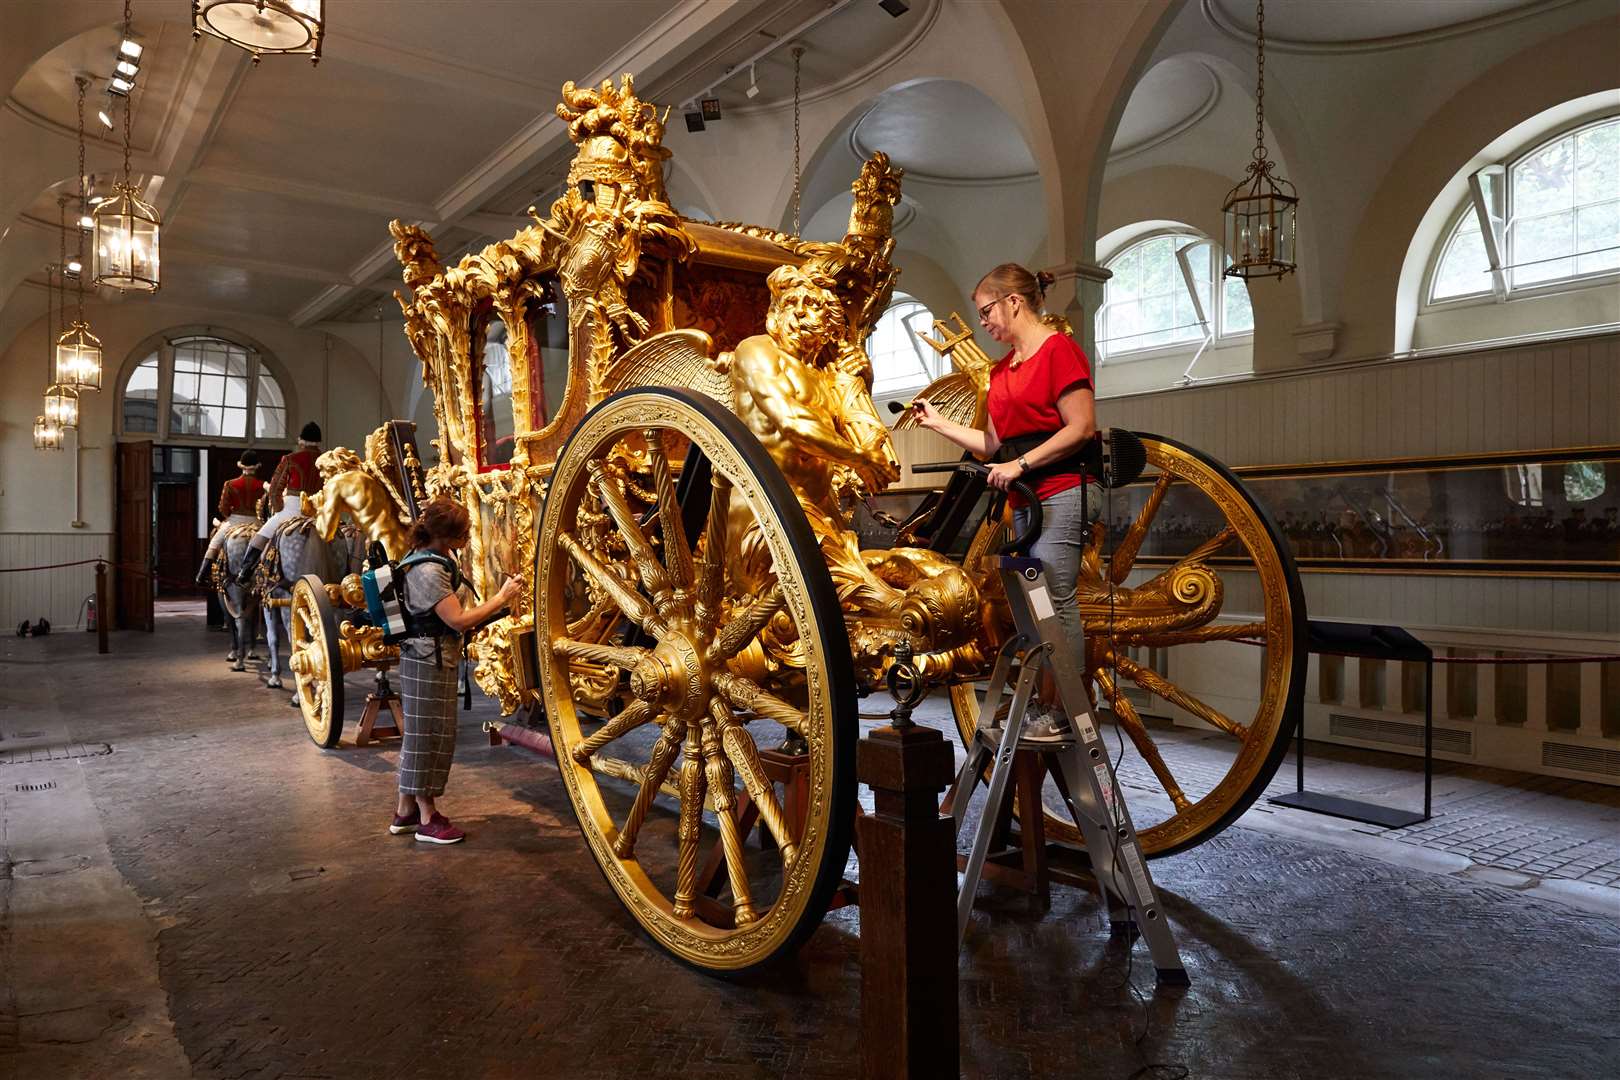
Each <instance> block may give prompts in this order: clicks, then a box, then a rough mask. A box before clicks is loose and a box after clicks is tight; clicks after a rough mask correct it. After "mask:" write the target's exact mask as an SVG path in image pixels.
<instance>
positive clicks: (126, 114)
mask: <svg viewBox="0 0 1620 1080" xmlns="http://www.w3.org/2000/svg"><path fill="white" fill-rule="evenodd" d="M129 5H130V0H124V40H125V41H129V40H130V31H131V29H132V19H131V17H130V13H129ZM130 93H131V94H133V93H134V90H133V89H131V91H130ZM133 102H134V99H133V98H132V97H129V96H125V98H124V183H125V184H128V183H129V107H130V105H131V104H132V103H133ZM79 123H80V125H81V126H82V125H83V124H84V120H83V119H82V118H81V119H80V120H79Z"/></svg>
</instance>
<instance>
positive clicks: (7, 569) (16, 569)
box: [0, 559, 197, 588]
mask: <svg viewBox="0 0 1620 1080" xmlns="http://www.w3.org/2000/svg"><path fill="white" fill-rule="evenodd" d="M96 563H102V564H105V565H107V566H110V567H112V568H113V569H115V570H128V571H130V572H132V573H137V574H145V575H146V576H148V577H150V578H151V579H152V580H153V581H157V582H162V583H164V584H168V585H180V586H183V587H185V588H195V587H196V586H197V583H196V582H195V581H192V580H190V579H188V578H174V577H169V576H167V575H165V574H160V573H158V572H157V571H156V570H153V569H151V568H150V567H145V566H140V565H138V564H136V563H123V562H115V561H113V560H112V559H79V560H77V561H75V562H64V563H49V564H47V565H45V566H3V567H0V574H20V573H23V572H25V571H30V570H61V569H63V568H64V567H69V566H91V565H93V564H96Z"/></svg>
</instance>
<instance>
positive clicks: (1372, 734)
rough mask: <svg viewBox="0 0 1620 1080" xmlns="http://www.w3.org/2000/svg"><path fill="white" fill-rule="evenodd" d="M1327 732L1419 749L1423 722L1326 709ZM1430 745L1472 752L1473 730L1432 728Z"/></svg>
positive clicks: (1421, 742)
mask: <svg viewBox="0 0 1620 1080" xmlns="http://www.w3.org/2000/svg"><path fill="white" fill-rule="evenodd" d="M1328 734H1330V735H1338V736H1341V737H1343V738H1346V739H1360V740H1362V741H1363V742H1381V743H1388V744H1389V745H1391V746H1409V747H1411V748H1412V749H1414V750H1421V749H1423V725H1422V724H1409V723H1405V722H1403V721H1400V720H1381V719H1377V718H1375V717H1371V716H1351V715H1349V714H1348V713H1328ZM1434 748H1435V750H1437V751H1444V752H1445V753H1448V754H1461V755H1464V756H1466V757H1472V756H1473V755H1474V733H1473V732H1472V731H1469V730H1467V729H1466V728H1444V727H1437V728H1435V729H1434Z"/></svg>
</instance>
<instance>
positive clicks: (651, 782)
mask: <svg viewBox="0 0 1620 1080" xmlns="http://www.w3.org/2000/svg"><path fill="white" fill-rule="evenodd" d="M685 734H686V725H685V724H682V723H680V722H678V721H677V722H675V723H672V724H670V725H669V726H668V727H666V728H665V729H664V733H663V734H662V735H660V736H658V741H657V742H655V743H654V744H653V749H652V757H651V758H649V759H648V760H647V768H646V769H645V770H643V771H642V774H641V788H640V789H639V790H638V791H637V792H636V801H635V802H634V803H632V804H631V806H630V814H629V816H627V817H626V818H625V819H624V828H622V829H620V830H619V835H618V838H617V839H615V840H614V841H613V853H614V854H615V855H617V856H618V857H619V858H621V859H628V858H630V857H631V855H632V854H633V853H634V852H635V850H636V837H637V836H638V835H639V834H640V833H641V826H642V824H643V823H644V822H645V821H646V820H647V811H648V810H650V809H652V802H653V799H655V798H657V797H658V792H659V789H660V788H662V787H663V785H664V777H666V776H668V775H669V767H670V765H671V763H673V762H674V760H675V754H676V752H677V751H678V750H680V748H681V738H682V736H684V735H685Z"/></svg>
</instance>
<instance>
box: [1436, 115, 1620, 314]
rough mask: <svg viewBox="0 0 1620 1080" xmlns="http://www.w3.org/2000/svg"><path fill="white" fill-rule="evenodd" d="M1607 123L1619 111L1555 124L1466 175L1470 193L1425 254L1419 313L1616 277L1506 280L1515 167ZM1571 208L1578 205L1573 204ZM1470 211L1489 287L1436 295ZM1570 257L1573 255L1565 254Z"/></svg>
mask: <svg viewBox="0 0 1620 1080" xmlns="http://www.w3.org/2000/svg"><path fill="white" fill-rule="evenodd" d="M1606 124H1616V125H1620V113H1611V114H1609V115H1607V116H1597V117H1593V116H1590V115H1589V116H1586V117H1583V118H1582V119H1579V120H1576V121H1575V122H1574V123H1571V124H1568V125H1565V126H1563V127H1561V128H1558V129H1556V130H1554V131H1552V132H1551V133H1544V134H1542V135H1541V136H1539V137H1538V138H1537V139H1536V140H1535V141H1534V142H1532V143H1528V144H1526V145H1523V146H1521V147H1519V148H1518V150H1517V151H1516V152H1514V153H1512V154H1510V155H1506V156H1503V157H1501V158H1499V159H1497V160H1496V161H1492V162H1489V163H1487V164H1485V165H1482V166H1480V167H1479V168H1478V169H1475V170H1474V171H1473V172H1472V173H1470V174H1469V176H1468V194H1467V195H1466V197H1464V199H1463V200H1462V203H1461V204H1460V205H1459V206H1458V207H1457V208H1456V209H1455V210H1453V211H1452V212H1451V213H1450V214H1449V215H1448V216H1447V218H1446V225H1445V228H1443V229H1441V230H1440V239H1439V242H1438V243H1436V244H1435V245H1434V248H1433V250H1432V251H1430V252H1429V260H1428V265H1427V266H1426V267H1425V269H1424V274H1423V284H1422V290H1421V292H1420V295H1421V297H1422V298H1423V299H1422V302H1421V303H1420V304H1419V306H1418V313H1419V314H1422V313H1424V312H1428V311H1441V310H1453V309H1457V308H1465V307H1472V306H1476V305H1478V306H1483V305H1485V304H1511V303H1513V302H1515V301H1518V300H1529V299H1534V298H1537V297H1544V296H1557V295H1559V294H1561V293H1567V292H1576V291H1579V290H1583V289H1588V288H1592V287H1595V286H1603V285H1608V284H1611V283H1612V282H1615V281H1620V267H1615V268H1613V269H1610V270H1599V271H1595V272H1592V273H1587V274H1581V273H1575V274H1570V275H1569V276H1567V277H1560V278H1552V279H1550V280H1547V281H1537V282H1534V283H1533V284H1529V285H1521V286H1518V287H1516V288H1515V287H1513V286H1512V285H1511V284H1510V273H1509V272H1510V271H1511V270H1512V269H1514V264H1513V259H1512V253H1511V251H1510V249H1509V241H1510V239H1511V237H1510V236H1509V234H1508V230H1509V228H1510V227H1511V226H1512V224H1513V223H1514V217H1513V183H1512V179H1513V170H1514V169H1515V168H1517V167H1518V166H1519V165H1520V164H1521V163H1523V162H1524V161H1525V160H1526V159H1528V158H1531V157H1534V156H1535V155H1536V154H1539V153H1540V152H1541V151H1543V150H1545V149H1546V148H1547V147H1549V146H1551V145H1553V144H1554V143H1557V142H1562V141H1563V140H1565V139H1573V138H1575V137H1576V136H1578V135H1580V134H1581V133H1582V132H1584V131H1587V130H1588V129H1591V128H1596V127H1602V126H1604V125H1606ZM1487 179H1495V180H1497V181H1498V182H1497V183H1494V184H1492V185H1491V191H1490V192H1487V191H1486V190H1485V185H1484V181H1485V180H1487ZM1575 209H1577V210H1578V209H1579V208H1578V207H1576V208H1575ZM1470 214H1472V215H1473V216H1474V219H1475V220H1476V221H1477V222H1478V223H1479V230H1480V239H1481V241H1482V242H1483V243H1484V245H1485V257H1486V260H1487V262H1488V264H1489V273H1490V279H1491V283H1490V286H1489V287H1488V288H1485V289H1481V290H1479V291H1478V292H1471V293H1465V294H1463V295H1461V296H1449V297H1446V298H1444V299H1438V300H1437V299H1435V297H1434V288H1435V283H1436V281H1437V280H1438V278H1439V276H1440V266H1441V263H1442V262H1443V261H1444V260H1445V256H1446V253H1447V252H1448V251H1449V250H1450V249H1451V245H1452V243H1453V242H1454V241H1455V240H1456V237H1457V234H1458V232H1459V231H1460V230H1461V228H1462V225H1463V221H1464V220H1465V219H1466V218H1467V217H1468V216H1469V215H1470ZM1568 257H1569V258H1570V259H1571V260H1572V261H1573V260H1574V259H1576V258H1577V256H1576V255H1573V254H1572V255H1570V256H1568Z"/></svg>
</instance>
